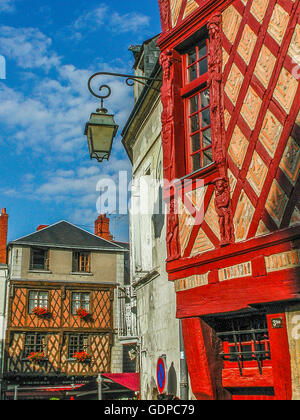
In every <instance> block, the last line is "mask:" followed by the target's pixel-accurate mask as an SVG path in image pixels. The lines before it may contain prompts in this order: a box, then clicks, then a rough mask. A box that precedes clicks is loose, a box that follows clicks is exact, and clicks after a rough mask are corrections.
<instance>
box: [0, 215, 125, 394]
mask: <svg viewBox="0 0 300 420" xmlns="http://www.w3.org/2000/svg"><path fill="white" fill-rule="evenodd" d="M8 251H9V252H8V260H9V264H10V278H9V291H8V305H7V307H8V310H7V312H8V316H7V319H8V320H7V332H6V341H5V366H4V381H5V382H6V390H7V392H6V397H7V398H8V399H9V398H13V395H14V387H15V386H18V391H17V392H18V399H19V398H21V399H26V398H27V399H28V398H29V399H32V398H49V397H51V396H54V395H56V396H59V397H61V396H62V395H63V394H62V395H60V390H67V389H70V390H72V389H75V388H76V387H77V386H79V385H81V384H84V383H86V382H88V381H90V380H91V379H93V378H94V379H95V377H97V375H98V374H99V373H109V372H112V367H113V365H114V362H116V361H114V360H112V350H113V346H114V344H115V338H113V333H114V322H113V302H114V290H115V288H116V286H117V283H118V282H119V281H121V282H122V279H121V278H118V276H120V275H122V270H120V265H122V264H124V253H125V248H124V247H122V246H120V245H118V244H117V243H114V242H111V241H108V240H105V239H103V238H101V237H98V236H96V235H92V234H90V233H89V232H86V231H84V230H82V229H80V228H78V227H76V226H74V225H72V224H70V223H68V222H65V221H62V222H59V223H56V224H54V225H51V226H49V227H45V226H41V227H40V229H39V230H38V231H37V232H35V233H33V234H31V235H28V236H26V237H23V238H21V239H18V240H16V241H13V242H10V243H9V244H8ZM126 252H127V251H126Z"/></svg>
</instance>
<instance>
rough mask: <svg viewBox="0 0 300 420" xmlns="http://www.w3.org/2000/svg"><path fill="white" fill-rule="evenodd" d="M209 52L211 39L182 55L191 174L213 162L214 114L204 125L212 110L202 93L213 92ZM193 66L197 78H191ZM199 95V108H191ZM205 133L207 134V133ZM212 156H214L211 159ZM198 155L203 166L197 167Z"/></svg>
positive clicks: (186, 130) (188, 162)
mask: <svg viewBox="0 0 300 420" xmlns="http://www.w3.org/2000/svg"><path fill="white" fill-rule="evenodd" d="M207 52H208V39H204V40H202V41H199V42H198V43H196V44H194V45H193V46H192V47H191V48H190V49H188V50H187V52H185V53H184V54H183V55H182V67H183V88H182V90H181V94H182V97H183V100H184V109H185V136H186V156H185V160H186V169H187V174H190V173H194V172H198V171H201V170H202V169H204V168H206V167H208V166H210V165H211V164H213V157H212V144H211V131H210V130H211V122H210V114H208V116H209V123H207V124H206V125H203V123H204V118H203V115H204V113H205V114H206V118H207V110H210V102H209V103H208V105H204V106H202V105H203V103H202V101H201V95H202V94H203V92H205V91H207V92H208V93H209V88H208V86H207V84H208V83H207V82H208V67H207ZM200 53H203V54H200ZM191 56H192V57H193V58H192V59H190V57H191ZM201 66H202V67H201ZM191 69H194V76H195V77H193V80H190V78H189V75H190V72H191ZM204 69H206V71H205V72H203V70H204ZM196 97H198V100H195V101H194V102H197V107H198V108H197V109H195V110H191V103H192V102H191V101H192V100H193V98H196ZM193 124H196V129H195V130H194V129H193V128H194V127H193ZM204 133H206V136H205V134H204ZM198 136H199V139H198ZM204 136H205V137H204ZM197 143H198V145H197ZM205 152H206V153H205ZM209 156H211V159H210V157H209ZM195 158H198V160H199V165H198V166H197V167H196V168H195V167H194V164H193V161H194V160H196V159H195ZM206 160H207V163H206ZM209 160H211V162H209Z"/></svg>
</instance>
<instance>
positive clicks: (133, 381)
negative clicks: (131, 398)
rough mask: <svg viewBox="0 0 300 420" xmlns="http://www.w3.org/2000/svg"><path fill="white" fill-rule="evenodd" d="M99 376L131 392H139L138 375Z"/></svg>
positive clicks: (116, 374) (113, 374) (109, 374)
mask: <svg viewBox="0 0 300 420" xmlns="http://www.w3.org/2000/svg"><path fill="white" fill-rule="evenodd" d="M101 376H103V377H104V378H107V379H110V380H111V381H113V382H115V383H117V384H119V385H122V386H124V387H125V388H128V389H130V390H131V391H139V390H140V374H139V373H102V374H101Z"/></svg>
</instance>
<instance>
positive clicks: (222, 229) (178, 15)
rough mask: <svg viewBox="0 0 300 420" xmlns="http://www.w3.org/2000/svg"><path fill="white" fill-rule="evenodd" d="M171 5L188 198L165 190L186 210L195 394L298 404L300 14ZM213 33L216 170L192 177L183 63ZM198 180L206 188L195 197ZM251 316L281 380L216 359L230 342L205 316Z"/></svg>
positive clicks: (166, 120)
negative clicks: (262, 321)
mask: <svg viewBox="0 0 300 420" xmlns="http://www.w3.org/2000/svg"><path fill="white" fill-rule="evenodd" d="M159 5H160V13H161V21H162V28H163V32H162V34H161V36H160V39H159V42H158V44H159V46H160V49H161V51H162V55H161V64H162V66H163V70H164V81H163V87H162V91H161V94H162V104H163V115H162V125H163V126H162V141H163V150H164V156H165V157H164V159H165V160H164V169H165V179H168V180H169V181H172V180H174V179H185V180H187V179H188V180H189V184H187V183H185V189H184V191H183V188H182V183H181V182H178V181H177V182H176V181H175V182H174V183H173V188H171V189H170V188H169V187H168V189H166V191H165V196H166V197H167V198H169V202H170V203H171V204H170V209H171V210H173V209H174V208H176V206H177V208H178V215H177V214H175V212H172V211H171V212H170V215H169V216H168V219H169V220H168V228H167V244H168V260H167V271H168V274H169V280H170V281H173V282H174V284H175V290H176V292H177V317H178V318H181V319H182V325H183V334H184V340H185V346H186V354H187V361H188V367H189V373H190V377H191V383H192V388H193V392H194V394H195V396H196V397H197V398H198V399H225V398H226V399H227V398H228V399H231V398H232V399H242V398H243V396H242V395H244V396H245V395H246V394H245V392H246V391H245V390H246V389H248V388H249V383H251V384H252V385H251V386H252V391H249V389H248V394H249V395H246V396H247V398H249V399H291V398H292V388H293V386H296V385H293V384H292V379H291V376H292V372H291V360H290V357H289V354H290V350H289V341H288V339H289V338H290V337H288V333H289V331H288V328H289V326H288V325H287V320H286V313H287V311H292V309H293V305H295V304H297V303H298V302H299V297H298V296H299V295H298V293H299V290H300V289H299V288H300V270H299V264H300V246H299V243H300V241H299V240H300V226H299V223H300V197H299V191H300V177H299V172H300V112H299V98H300V84H299V70H298V72H297V68H298V69H299V65H300V63H299V54H300V17H299V16H300V4H299V2H297V1H293V0H235V1H219V2H216V1H210V0H206V1H205V0H159ZM203 28H205V31H206V34H207V36H208V38H209V51H208V73H209V81H208V86H209V88H210V101H211V127H212V130H211V132H212V134H211V136H212V145H213V157H214V163H213V164H212V165H210V166H209V167H207V168H204V169H202V170H200V171H198V172H197V173H193V174H186V171H185V165H184V158H183V157H182V155H184V153H183V151H185V141H186V140H185V138H186V135H185V127H184V125H185V124H183V122H184V119H185V112H184V95H183V93H182V92H183V89H182V87H183V86H182V84H183V82H182V80H183V77H182V71H183V70H184V66H182V65H181V63H180V54H182V52H183V50H184V48H186V47H189V45H191V44H190V43H189V40H192V41H191V42H195V39H196V40H197V37H198V39H199V36H201V34H203V33H204V31H203ZM168 58H169V61H167V59H168ZM297 66H298V67H297ZM197 178H201V179H203V180H204V186H203V187H201V188H196V187H195V185H196V183H195V180H196V179H197ZM183 198H184V199H183ZM203 210H204V211H203ZM203 213H204V214H203ZM196 222H197V223H196ZM249 310H250V311H251V310H253V311H254V312H255V311H262V312H263V313H264V314H265V315H266V322H267V325H268V332H269V339H270V346H271V356H272V366H271V367H270V368H269V367H268V369H271V373H270V370H268V369H267V368H265V369H262V371H260V372H259V371H258V370H251V369H252V368H251V369H250V370H249V371H248V375H249V377H248V378H245V377H243V376H241V375H240V373H239V371H238V368H237V366H236V367H235V368H232V369H229V370H228V369H225V368H224V363H222V361H220V359H219V356H218V354H219V353H218V351H217V350H216V349H217V348H219V346H220V340H219V339H218V337H217V335H216V332H215V331H214V330H213V328H210V327H209V325H208V324H207V323H206V322H205V321H204V318H203V317H207V316H211V315H217V314H218V315H221V314H223V315H224V316H225V315H226V314H227V316H228V317H229V316H230V314H232V313H234V312H238V311H249ZM200 317H201V318H200ZM278 319H280V320H281V328H279V329H276V328H274V325H275V324H276V322H275V321H276V320H278ZM283 355H284V356H283ZM253 384H254V388H255V390H256V392H257V389H259V390H260V391H259V392H258V393H255V392H254V391H253V390H254V388H253ZM296 387H297V386H296ZM243 388H244V391H243V392H241V389H243ZM228 389H235V390H239V393H238V392H236V394H235V393H234V392H228V391H227V390H228Z"/></svg>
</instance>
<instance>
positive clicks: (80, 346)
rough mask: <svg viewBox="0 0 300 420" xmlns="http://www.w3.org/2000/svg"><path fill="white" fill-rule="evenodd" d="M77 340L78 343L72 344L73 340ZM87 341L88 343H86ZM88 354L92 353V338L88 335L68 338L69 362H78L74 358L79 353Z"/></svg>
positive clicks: (75, 335) (72, 335)
mask: <svg viewBox="0 0 300 420" xmlns="http://www.w3.org/2000/svg"><path fill="white" fill-rule="evenodd" d="M73 339H76V340H78V342H77V343H75V344H71V340H73ZM85 340H86V343H85ZM71 348H72V352H71ZM83 351H84V352H86V353H89V352H90V338H89V335H88V334H84V333H83V334H70V335H69V337H68V350H67V352H68V356H67V359H68V360H72V361H76V360H75V359H74V358H73V356H74V355H75V354H76V353H77V352H79V353H80V352H83Z"/></svg>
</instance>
